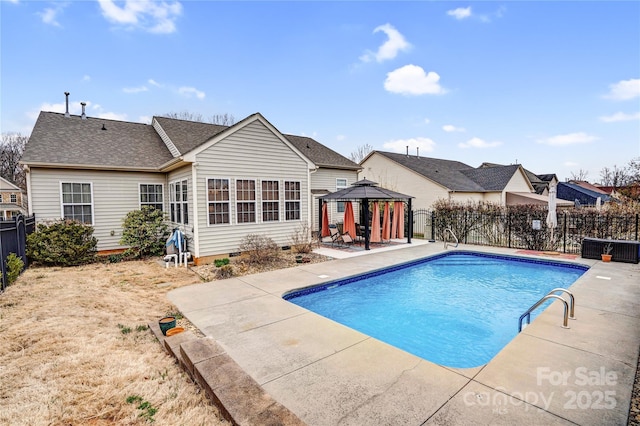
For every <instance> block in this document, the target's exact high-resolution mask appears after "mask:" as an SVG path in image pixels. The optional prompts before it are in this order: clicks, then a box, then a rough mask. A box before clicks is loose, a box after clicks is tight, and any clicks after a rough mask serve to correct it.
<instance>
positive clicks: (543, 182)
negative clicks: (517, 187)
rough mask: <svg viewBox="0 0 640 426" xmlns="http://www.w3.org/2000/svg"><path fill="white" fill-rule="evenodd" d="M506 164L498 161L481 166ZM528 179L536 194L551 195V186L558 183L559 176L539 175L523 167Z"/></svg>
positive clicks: (501, 165) (552, 174)
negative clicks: (497, 162)
mask: <svg viewBox="0 0 640 426" xmlns="http://www.w3.org/2000/svg"><path fill="white" fill-rule="evenodd" d="M503 166H504V164H496V163H482V164H481V165H480V167H503ZM523 170H524V173H525V175H526V176H527V179H529V182H530V183H531V186H533V189H534V191H535V193H536V194H539V195H544V196H548V195H549V187H550V186H552V185H557V184H558V177H557V176H556V175H555V174H554V173H551V174H542V175H537V174H535V173H533V172H532V171H529V170H527V169H525V168H523Z"/></svg>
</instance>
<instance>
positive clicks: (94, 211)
mask: <svg viewBox="0 0 640 426" xmlns="http://www.w3.org/2000/svg"><path fill="white" fill-rule="evenodd" d="M63 183H70V184H74V183H79V184H81V185H84V184H88V185H89V188H91V223H90V225H91V226H94V225H95V223H96V209H95V206H94V200H95V198H94V196H93V182H82V181H74V180H65V181H62V180H61V181H59V185H58V188H59V190H60V218H62V219H64V206H65V203H64V202H63V197H62V184H63ZM83 204H84V203H83ZM72 205H73V204H72Z"/></svg>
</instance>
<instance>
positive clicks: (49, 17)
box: [38, 3, 68, 28]
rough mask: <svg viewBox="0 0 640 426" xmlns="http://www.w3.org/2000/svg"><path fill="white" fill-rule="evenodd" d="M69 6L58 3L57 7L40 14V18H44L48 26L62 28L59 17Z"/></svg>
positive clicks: (46, 9) (49, 8)
mask: <svg viewBox="0 0 640 426" xmlns="http://www.w3.org/2000/svg"><path fill="white" fill-rule="evenodd" d="M67 5H68V4H66V3H58V4H56V6H55V7H47V8H45V9H44V10H43V11H42V12H38V16H40V18H42V22H44V23H45V24H47V25H53V26H54V27H58V28H62V25H60V22H58V15H59V14H62V11H63V9H64V8H65V7H67Z"/></svg>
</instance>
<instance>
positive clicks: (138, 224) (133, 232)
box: [120, 206, 169, 259]
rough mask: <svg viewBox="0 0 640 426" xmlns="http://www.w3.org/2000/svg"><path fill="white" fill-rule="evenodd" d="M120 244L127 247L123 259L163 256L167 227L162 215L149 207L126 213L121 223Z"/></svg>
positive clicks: (167, 235)
mask: <svg viewBox="0 0 640 426" xmlns="http://www.w3.org/2000/svg"><path fill="white" fill-rule="evenodd" d="M122 228H123V231H122V238H121V239H120V244H122V245H126V246H129V248H128V249H127V250H126V251H125V257H130V258H134V259H140V258H145V257H149V256H160V255H162V254H164V250H165V243H166V239H167V238H168V237H169V227H168V226H167V224H166V222H165V217H164V213H163V212H162V210H158V209H156V208H154V207H151V206H142V208H141V209H140V210H133V211H130V212H129V213H127V215H126V216H125V218H124V220H123V223H122Z"/></svg>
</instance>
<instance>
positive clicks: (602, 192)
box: [569, 180, 610, 195]
mask: <svg viewBox="0 0 640 426" xmlns="http://www.w3.org/2000/svg"><path fill="white" fill-rule="evenodd" d="M569 183H573V184H575V185H578V186H580V187H582V188H584V189H588V190H589V191H592V192H596V193H598V194H600V195H610V194H609V193H608V192H607V191H605V190H604V189H602V188H600V187H597V186H595V185H592V184H590V183H589V182H587V181H586V180H570V181H569Z"/></svg>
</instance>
